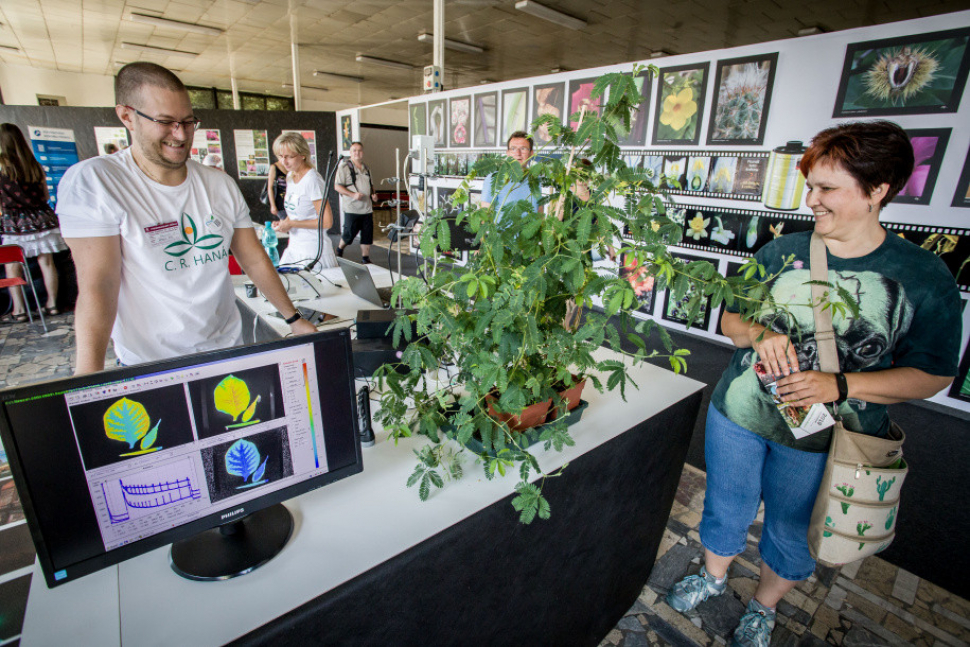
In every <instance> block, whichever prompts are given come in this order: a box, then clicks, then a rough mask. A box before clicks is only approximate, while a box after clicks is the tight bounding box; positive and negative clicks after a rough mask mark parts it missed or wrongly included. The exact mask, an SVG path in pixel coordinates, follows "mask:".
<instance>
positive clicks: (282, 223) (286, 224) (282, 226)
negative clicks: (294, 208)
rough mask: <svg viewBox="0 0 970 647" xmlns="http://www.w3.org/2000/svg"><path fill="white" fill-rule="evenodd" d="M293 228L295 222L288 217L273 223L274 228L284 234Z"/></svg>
mask: <svg viewBox="0 0 970 647" xmlns="http://www.w3.org/2000/svg"><path fill="white" fill-rule="evenodd" d="M292 228H293V223H291V222H290V219H289V218H287V219H286V220H279V221H277V222H274V223H273V229H275V230H276V231H278V232H280V233H283V234H285V233H286V232H288V231H289V230H290V229H292Z"/></svg>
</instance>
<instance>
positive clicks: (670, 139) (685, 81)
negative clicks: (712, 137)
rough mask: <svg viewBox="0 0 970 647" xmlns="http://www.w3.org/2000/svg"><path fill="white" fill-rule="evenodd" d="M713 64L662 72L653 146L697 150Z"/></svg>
mask: <svg viewBox="0 0 970 647" xmlns="http://www.w3.org/2000/svg"><path fill="white" fill-rule="evenodd" d="M710 67H711V64H710V63H698V64H694V65H679V66H677V67H666V68H663V69H661V70H660V81H659V82H658V84H657V106H656V109H655V112H654V118H653V122H654V123H653V144H654V145H671V144H673V145H677V144H687V145H691V146H696V145H697V143H698V142H699V141H700V137H701V117H702V115H703V114H704V98H705V93H706V92H707V73H708V71H709V70H710Z"/></svg>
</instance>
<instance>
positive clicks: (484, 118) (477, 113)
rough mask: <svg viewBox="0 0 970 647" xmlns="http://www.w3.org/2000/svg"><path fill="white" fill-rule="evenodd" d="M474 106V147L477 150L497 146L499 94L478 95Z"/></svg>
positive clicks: (473, 102)
mask: <svg viewBox="0 0 970 647" xmlns="http://www.w3.org/2000/svg"><path fill="white" fill-rule="evenodd" d="M472 106H473V110H472V119H473V122H474V128H473V130H474V138H473V141H474V146H476V147H477V148H482V147H492V146H497V145H498V143H497V142H498V137H497V136H496V135H497V124H498V93H497V92H483V93H481V94H476V95H475V99H474V100H473V101H472Z"/></svg>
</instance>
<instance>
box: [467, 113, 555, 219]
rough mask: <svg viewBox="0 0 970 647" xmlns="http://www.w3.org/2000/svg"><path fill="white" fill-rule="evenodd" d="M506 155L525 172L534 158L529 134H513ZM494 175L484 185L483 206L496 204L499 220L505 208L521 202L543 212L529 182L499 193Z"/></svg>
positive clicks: (514, 185) (514, 183)
mask: <svg viewBox="0 0 970 647" xmlns="http://www.w3.org/2000/svg"><path fill="white" fill-rule="evenodd" d="M506 154H507V155H508V156H509V157H511V158H512V159H514V160H515V161H517V162H518V163H519V164H521V165H522V169H523V170H525V167H526V166H527V165H528V164H529V160H530V159H531V158H532V138H531V137H529V134H528V133H526V132H524V131H521V130H517V131H516V132H514V133H512V135H511V136H510V137H509V141H508V144H507V146H506ZM494 175H495V174H494V173H492V174H490V175H488V176H487V177H486V178H485V183H484V184H483V185H482V206H483V207H488V206H490V205H491V204H492V203H495V208H496V209H497V210H498V218H497V219H498V220H501V219H502V210H503V209H504V208H506V207H511V206H512V205H513V204H515V203H516V202H518V201H519V200H528V201H529V202H530V203H531V204H532V207H533V208H535V209H536V210H538V211H540V212H541V209H539V208H538V203H537V201H536V198H535V197H534V196H533V195H532V192H531V191H530V190H529V184H528V182H513V183H509V184H506V185H505V186H503V187H501V188H499V189H498V191H494V190H493V189H492V179H493V177H494Z"/></svg>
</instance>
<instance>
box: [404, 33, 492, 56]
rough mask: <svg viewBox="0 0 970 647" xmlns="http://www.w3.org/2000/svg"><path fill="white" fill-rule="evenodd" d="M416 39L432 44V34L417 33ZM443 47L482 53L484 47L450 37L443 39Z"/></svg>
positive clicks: (457, 50)
mask: <svg viewBox="0 0 970 647" xmlns="http://www.w3.org/2000/svg"><path fill="white" fill-rule="evenodd" d="M418 40H419V41H421V42H422V43H432V44H434V34H427V33H424V34H418ZM445 47H447V48H448V49H453V50H455V51H456V52H467V53H468V54H482V53H484V52H485V48H484V47H479V46H478V45H472V44H471V43H463V42H461V41H460V40H452V39H450V38H446V39H445Z"/></svg>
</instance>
